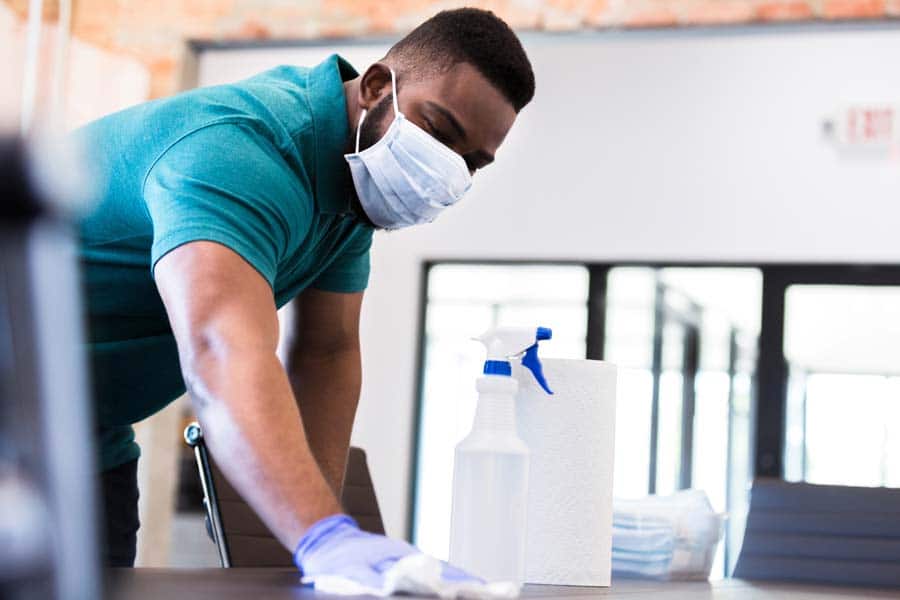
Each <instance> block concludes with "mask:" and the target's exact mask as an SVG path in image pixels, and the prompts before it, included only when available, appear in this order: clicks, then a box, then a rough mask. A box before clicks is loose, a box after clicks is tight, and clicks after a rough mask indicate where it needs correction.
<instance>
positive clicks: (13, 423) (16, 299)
mask: <svg viewBox="0 0 900 600" xmlns="http://www.w3.org/2000/svg"><path fill="white" fill-rule="evenodd" d="M66 172H67V169H66V167H65V166H64V165H63V164H62V163H60V162H57V161H56V160H54V159H53V158H51V157H50V154H49V153H48V152H47V151H45V150H43V149H41V150H38V149H37V146H36V145H35V144H28V143H26V142H24V141H22V140H21V139H20V138H18V137H2V136H0V197H2V202H0V515H2V516H0V597H2V598H4V599H6V598H9V599H10V600H20V599H28V600H30V599H32V598H41V599H45V598H57V599H92V600H93V599H95V598H100V597H101V589H100V583H99V582H100V577H99V559H98V556H99V554H98V548H97V533H96V525H97V519H96V514H95V498H94V485H95V476H96V473H95V467H94V463H93V457H94V453H93V447H92V442H91V437H90V423H91V419H90V414H89V413H90V410H89V407H90V405H89V402H88V394H87V382H86V380H85V373H86V365H85V361H84V356H83V345H82V311H81V306H80V300H79V283H78V276H77V262H76V244H75V231H74V227H73V225H72V223H71V222H70V220H69V219H68V218H66V215H67V214H70V212H71V211H69V210H68V209H66V208H64V207H65V206H66V202H65V200H67V199H68V198H69V197H78V196H80V194H78V193H76V191H75V190H70V191H68V192H67V191H66V190H65V183H64V182H66V181H68V177H67V175H66Z"/></svg>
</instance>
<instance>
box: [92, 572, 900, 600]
mask: <svg viewBox="0 0 900 600" xmlns="http://www.w3.org/2000/svg"><path fill="white" fill-rule="evenodd" d="M111 578H112V579H111V587H110V592H111V596H112V598H114V599H121V600H151V599H152V600H188V599H196V600H232V599H237V598H248V599H251V600H282V599H287V598H294V599H296V598H303V599H304V600H313V599H314V598H318V599H321V598H325V597H326V596H325V595H324V594H316V593H315V592H314V591H313V590H311V589H309V588H304V587H301V586H300V583H299V578H298V576H297V572H296V571H293V570H283V569H117V570H115V571H114V572H113V574H112V575H111ZM522 595H523V597H525V598H536V599H537V598H549V597H552V598H566V600H579V599H584V600H592V599H606V598H612V599H616V598H619V599H624V600H644V599H648V600H649V599H653V600H681V599H683V600H777V599H781V598H784V599H787V600H838V599H841V600H843V599H860V600H862V599H864V598H866V599H868V598H873V599H876V598H900V590H876V589H865V588H863V589H860V588H843V587H827V586H810V585H802V584H787V583H752V582H749V581H741V580H738V579H726V580H723V581H715V582H711V583H707V582H652V581H637V580H615V581H613V585H612V587H609V588H585V587H562V586H543V585H530V586H526V587H525V590H524V592H523V594H522ZM331 598H341V597H340V596H332V597H331ZM344 598H346V597H344Z"/></svg>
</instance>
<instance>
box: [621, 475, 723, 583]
mask: <svg viewBox="0 0 900 600" xmlns="http://www.w3.org/2000/svg"><path fill="white" fill-rule="evenodd" d="M721 537H722V516H721V515H718V514H716V513H715V512H714V511H713V510H712V506H710V504H709V500H708V499H707V497H706V494H705V493H704V492H702V491H700V490H685V491H682V492H677V493H675V494H673V495H671V496H648V497H647V498H643V499H641V500H615V501H614V502H613V534H612V572H613V575H619V576H627V577H647V578H652V579H707V578H708V577H709V571H710V569H711V567H712V561H713V557H714V556H715V553H716V546H717V545H718V543H719V539H720V538H721Z"/></svg>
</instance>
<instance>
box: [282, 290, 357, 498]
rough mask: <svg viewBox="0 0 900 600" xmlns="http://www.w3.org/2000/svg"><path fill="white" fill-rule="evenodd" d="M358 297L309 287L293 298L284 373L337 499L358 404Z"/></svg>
mask: <svg viewBox="0 0 900 600" xmlns="http://www.w3.org/2000/svg"><path fill="white" fill-rule="evenodd" d="M362 297H363V295H362V293H356V294H339V293H335V292H325V291H322V290H316V289H308V290H305V291H304V292H303V293H301V294H300V295H299V296H297V299H296V300H294V328H293V329H294V332H293V335H292V336H291V339H290V346H289V348H290V349H289V351H288V361H287V371H288V375H289V377H290V380H291V384H292V385H293V388H294V394H295V395H296V397H297V401H298V402H299V406H300V413H301V414H302V415H303V424H304V426H305V428H306V437H307V440H308V441H309V445H310V448H311V449H312V452H313V455H314V456H315V457H316V459H317V460H318V461H319V467H320V468H321V469H322V473H323V475H325V479H326V480H327V481H328V483H329V484H330V485H331V489H332V490H333V491H334V493H335V495H337V496H338V497H340V491H341V484H342V480H343V477H344V471H345V470H346V465H347V450H348V448H349V446H350V433H351V431H352V429H353V418H354V417H355V416H356V405H357V403H358V402H359V390H360V381H361V367H360V356H359V312H360V306H361V305H362Z"/></svg>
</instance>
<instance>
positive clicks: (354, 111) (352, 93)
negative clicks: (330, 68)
mask: <svg viewBox="0 0 900 600" xmlns="http://www.w3.org/2000/svg"><path fill="white" fill-rule="evenodd" d="M360 79H361V77H356V78H354V79H351V80H349V81H345V82H344V103H345V105H346V107H347V125H348V126H349V128H350V143H351V144H354V142H355V141H356V129H357V127H358V126H359V113H360V110H359V104H358V103H357V101H356V99H357V98H359V81H360ZM354 150H355V148H354V147H351V148H349V149H348V152H353V151H354Z"/></svg>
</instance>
